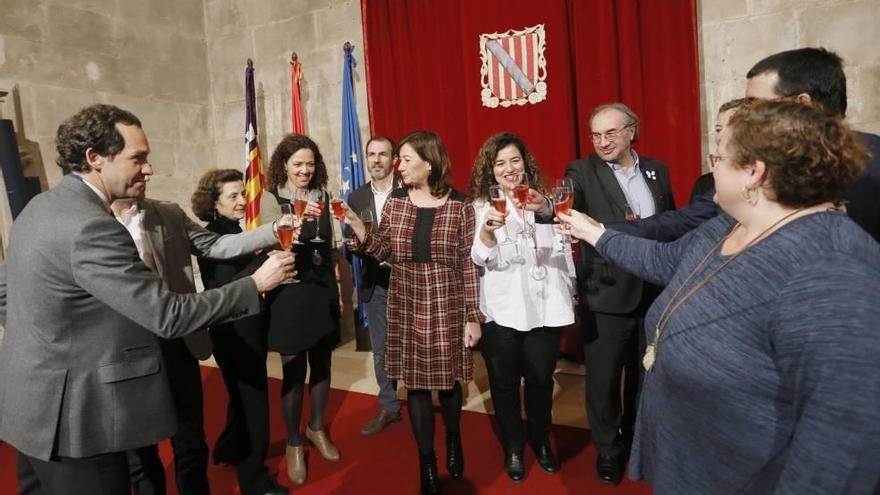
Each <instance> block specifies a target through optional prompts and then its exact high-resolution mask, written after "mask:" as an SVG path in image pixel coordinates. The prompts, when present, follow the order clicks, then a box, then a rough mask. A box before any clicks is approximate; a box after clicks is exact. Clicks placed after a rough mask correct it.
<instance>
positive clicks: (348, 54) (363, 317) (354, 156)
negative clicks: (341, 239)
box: [339, 43, 369, 328]
mask: <svg viewBox="0 0 880 495" xmlns="http://www.w3.org/2000/svg"><path fill="white" fill-rule="evenodd" d="M353 51H354V45H352V44H351V43H346V44H345V58H344V59H343V61H342V158H341V159H340V161H339V163H341V164H342V187H341V189H342V194H343V195H344V199H345V200H346V202H347V201H348V195H349V194H351V192H352V191H354V190H355V189H357V188H359V187H361V186H362V185H364V168H363V165H362V163H363V161H364V160H363V155H362V154H361V129H360V126H359V125H358V118H357V106H356V105H355V101H354V84H353V82H352V76H351V69H352V67H354V66H356V65H357V60H355V58H354V56H353V55H352V52H353ZM346 257H347V258H349V259H351V268H352V272H353V278H354V286H355V288H356V289H359V288H360V286H361V258H360V256H348V253H346ZM358 318H359V319H360V323H361V326H362V327H363V328H366V327H367V326H368V325H369V322H368V321H367V309H366V307H364V303H363V301H360V300H359V301H358Z"/></svg>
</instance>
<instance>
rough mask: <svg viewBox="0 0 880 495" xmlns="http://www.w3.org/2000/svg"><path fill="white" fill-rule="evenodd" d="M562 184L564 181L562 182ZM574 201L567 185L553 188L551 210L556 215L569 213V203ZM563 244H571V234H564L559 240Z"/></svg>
mask: <svg viewBox="0 0 880 495" xmlns="http://www.w3.org/2000/svg"><path fill="white" fill-rule="evenodd" d="M563 184H564V182H563ZM572 203H574V194H573V193H572V190H571V188H570V187H569V186H565V185H560V186H556V187H554V188H553V210H554V211H555V212H556V215H557V216H559V214H560V213H565V214H566V215H568V214H569V213H571V205H572ZM561 242H562V243H563V244H571V243H572V240H571V236H569V235H568V234H565V235H564V236H563V238H562V241H561Z"/></svg>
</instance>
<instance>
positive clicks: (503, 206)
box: [489, 185, 514, 246]
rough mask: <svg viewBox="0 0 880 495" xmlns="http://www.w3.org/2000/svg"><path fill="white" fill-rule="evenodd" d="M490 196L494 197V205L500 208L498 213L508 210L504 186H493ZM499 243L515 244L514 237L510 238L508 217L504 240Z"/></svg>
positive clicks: (503, 244) (497, 208)
mask: <svg viewBox="0 0 880 495" xmlns="http://www.w3.org/2000/svg"><path fill="white" fill-rule="evenodd" d="M489 198H491V199H492V206H494V207H495V209H496V210H498V213H501V214H502V215H503V214H504V213H506V212H507V193H506V192H505V191H504V188H503V187H501V186H497V185H496V186H491V187H490V188H489ZM498 244H500V245H502V246H507V245H508V244H514V242H513V239H511V238H510V231H509V230H508V229H507V219H505V220H504V242H499V243H498Z"/></svg>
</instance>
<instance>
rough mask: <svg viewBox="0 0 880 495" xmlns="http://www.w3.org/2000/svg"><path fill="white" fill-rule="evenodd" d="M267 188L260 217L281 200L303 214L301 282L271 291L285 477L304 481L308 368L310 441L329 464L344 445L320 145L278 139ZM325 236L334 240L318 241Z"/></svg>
mask: <svg viewBox="0 0 880 495" xmlns="http://www.w3.org/2000/svg"><path fill="white" fill-rule="evenodd" d="M268 183H269V184H268V186H269V187H268V191H266V192H265V193H263V200H262V202H261V206H260V214H261V215H262V218H263V222H264V223H265V222H271V221H272V220H274V219H275V218H277V217H278V215H279V214H280V211H281V209H280V205H281V204H289V203H292V202H296V201H297V200H299V201H300V202H301V205H302V211H299V210H298V209H297V208H294V210H296V211H298V216H300V217H301V218H304V219H305V220H304V221H303V223H302V227H301V231H300V235H299V237H298V240H297V242H298V243H297V244H294V246H293V251H294V253H295V254H296V270H297V273H298V274H297V280H296V281H293V283H290V284H287V285H283V286H281V287H280V288H278V289H276V290H275V291H273V292H272V293H270V294H269V296H268V298H267V300H268V304H269V337H268V345H269V350H270V351H276V352H279V353H280V354H281V364H282V368H283V372H284V380H283V382H282V385H281V405H282V407H283V411H284V421H285V423H287V450H286V455H287V476H288V478H289V479H290V480H291V481H292V482H293V483H294V484H297V485H301V484H303V483H305V481H306V476H307V470H306V463H305V451H304V442H303V435H302V434H301V433H300V419H301V416H302V408H303V395H304V388H305V379H306V365H307V364H308V369H309V395H310V404H311V411H310V417H309V421H308V424H307V425H306V428H305V435H304V436H305V438H306V439H308V440H309V441H310V442H311V443H312V444H313V445H314V446H315V447H316V448H317V450H318V452H319V453H320V454H321V457H323V458H324V459H326V460H328V461H332V462H336V461H338V460H339V449H338V448H337V447H336V445H334V444H333V442H331V441H330V438H329V437H328V436H327V433H326V430H325V428H324V413H325V410H326V408H327V399H328V397H329V394H330V357H331V353H332V352H333V348H334V347H335V346H336V345H337V344H338V343H339V339H340V334H339V320H340V307H339V290H338V288H337V285H336V274H335V263H336V261H337V255H336V252H335V250H334V249H333V242H332V238H331V237H330V236H331V235H332V232H333V230H332V224H331V221H330V208H329V207H328V198H327V196H326V194H324V193H323V191H324V189H325V188H326V186H327V167H326V165H324V158H323V157H322V155H321V151H320V150H319V149H318V145H317V144H315V142H314V141H312V140H311V139H310V138H309V137H307V136H303V135H301V134H290V135H288V136H287V137H285V138H284V139H282V140H281V142H280V143H278V146H277V147H276V148H275V151H274V152H273V153H272V158H271V160H270V161H269V173H268ZM320 236H325V237H327V238H328V240H327V241H324V242H316V241H318V238H319V237H320Z"/></svg>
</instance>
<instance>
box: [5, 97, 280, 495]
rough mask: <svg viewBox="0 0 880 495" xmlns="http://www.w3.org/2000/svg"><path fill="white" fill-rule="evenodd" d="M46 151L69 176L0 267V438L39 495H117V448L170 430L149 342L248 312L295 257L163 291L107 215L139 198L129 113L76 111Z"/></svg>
mask: <svg viewBox="0 0 880 495" xmlns="http://www.w3.org/2000/svg"><path fill="white" fill-rule="evenodd" d="M56 146H57V149H58V154H59V158H58V164H59V165H60V166H61V167H62V168H63V169H65V170H70V171H72V172H73V173H72V174H70V175H68V176H66V177H65V178H64V179H63V180H62V181H61V183H60V184H59V185H58V186H57V187H55V188H53V189H51V190H50V191H48V192H46V193H43V194H40V195H39V196H37V197H36V198H34V199H33V200H32V201H31V202H30V203H29V204H28V206H27V207H26V208H25V209H24V210H23V211H22V213H21V215H19V217H18V219H17V220H16V221H15V223H14V224H13V226H12V230H11V233H10V239H11V243H10V245H9V249H8V251H7V263H6V265H5V266H4V267H3V268H2V270H0V323H3V324H4V326H5V328H6V335H5V338H4V341H3V345H2V347H0V376H2V377H3V379H2V380H0V439H2V440H4V441H6V442H8V443H9V444H11V445H12V446H13V447H15V448H16V449H17V450H18V452H19V469H20V471H23V472H32V473H34V476H33V477H32V478H31V479H30V482H31V483H34V484H37V485H38V487H37V488H38V489H39V490H41V491H42V493H46V494H66V493H71V494H80V493H107V494H127V493H128V492H129V481H128V469H127V462H126V457H125V451H126V450H130V449H134V448H138V447H142V446H145V445H151V444H155V443H157V442H158V441H159V440H161V439H163V438H167V437H169V436H171V435H172V434H173V433H174V431H175V430H176V427H177V425H176V420H175V413H174V404H173V402H172V400H171V396H170V392H169V387H168V378H167V376H166V371H165V367H164V366H163V365H162V359H161V354H160V349H159V341H158V339H157V338H156V335H159V336H162V337H165V338H175V337H182V336H184V335H186V334H188V333H191V332H193V331H195V330H197V329H199V328H203V327H205V326H207V325H210V324H212V323H215V322H219V321H225V320H231V319H236V318H242V317H245V316H250V315H253V314H255V313H257V312H259V311H260V293H261V292H265V291H268V290H271V289H272V288H274V287H276V286H277V285H278V284H279V283H281V281H282V280H284V279H286V278H288V277H290V276H291V274H292V272H293V259H292V257H291V256H290V255H289V254H286V253H280V254H278V255H276V256H272V257H270V258H269V260H268V261H267V262H266V263H265V264H264V265H263V266H262V267H260V268H259V269H258V270H257V271H256V272H255V273H254V275H253V276H251V277H247V278H244V279H241V280H237V281H235V282H232V283H230V284H229V285H227V286H225V287H223V288H220V289H215V290H211V291H205V292H203V293H201V294H177V293H174V292H172V291H170V290H169V289H168V288H167V286H166V285H165V284H164V283H163V282H162V281H161V279H160V278H159V277H157V276H156V274H155V273H154V272H153V271H152V270H150V268H148V267H147V266H146V265H145V264H144V263H143V262H142V261H141V260H140V257H139V255H138V250H137V247H136V246H135V244H134V242H133V241H132V238H131V236H130V235H129V233H128V232H127V231H126V230H125V228H124V227H123V226H122V225H120V224H119V222H118V221H116V219H115V218H114V217H113V215H112V214H111V213H110V210H109V204H110V203H111V202H112V201H114V200H116V199H119V198H125V197H137V196H139V195H140V194H142V192H143V189H144V187H145V183H146V180H145V177H146V176H148V175H149V174H150V173H152V169H151V166H150V164H149V161H148V159H147V157H148V155H149V151H150V149H149V145H148V143H147V139H146V136H145V134H144V132H143V130H142V129H141V126H140V121H139V120H138V119H137V117H135V116H134V115H132V114H131V113H129V112H126V111H124V110H121V109H119V108H117V107H113V106H110V105H94V106H91V107H88V108H85V109H83V110H81V111H80V112H78V113H77V114H76V115H74V116H73V117H71V118H69V119H68V120H66V121H65V122H64V123H62V124H61V126H60V127H59V128H58V135H57V137H56ZM154 334H155V335H154ZM33 488H34V487H33V486H23V487H22V490H28V489H33Z"/></svg>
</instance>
